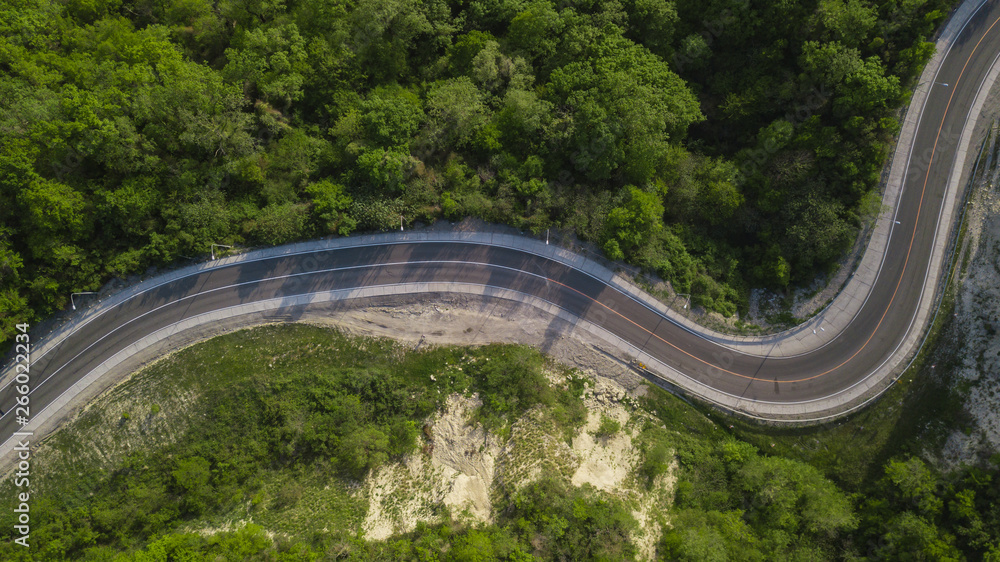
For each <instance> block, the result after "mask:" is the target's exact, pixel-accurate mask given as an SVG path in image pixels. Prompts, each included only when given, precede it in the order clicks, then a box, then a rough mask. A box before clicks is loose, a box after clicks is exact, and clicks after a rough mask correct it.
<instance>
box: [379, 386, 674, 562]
mask: <svg viewBox="0 0 1000 562" xmlns="http://www.w3.org/2000/svg"><path fill="white" fill-rule="evenodd" d="M627 396H628V394H627V392H626V391H625V389H624V388H623V387H621V386H620V385H618V384H617V383H615V382H614V381H609V380H607V379H596V380H595V384H594V386H593V387H592V388H591V389H589V390H588V391H587V393H586V395H585V401H586V405H587V407H588V411H589V414H588V418H587V422H586V424H585V425H584V426H583V427H581V428H580V429H579V431H578V432H577V433H576V435H575V436H573V438H572V440H571V441H572V443H567V442H566V441H565V439H563V437H562V436H561V435H560V434H559V432H558V431H553V430H554V427H553V426H552V424H551V421H550V420H548V418H547V417H546V416H545V415H544V411H543V410H540V409H536V410H533V411H531V412H529V413H528V414H526V415H525V416H523V417H522V418H521V419H520V420H517V421H516V422H515V423H514V424H513V426H512V428H511V433H510V437H509V438H508V439H507V440H506V441H505V442H503V443H501V441H500V440H499V439H498V438H497V437H496V436H494V435H491V434H489V433H487V432H486V431H484V430H483V429H482V427H481V426H479V425H477V424H474V423H470V421H469V420H470V416H471V414H472V413H473V412H474V410H475V408H477V407H478V406H479V405H480V404H481V402H480V401H479V399H478V398H477V397H471V398H470V397H465V396H461V395H457V394H455V395H451V396H449V397H448V399H447V403H446V407H445V410H444V411H443V412H441V413H439V414H437V415H436V416H434V417H433V418H432V419H430V420H428V427H429V428H430V429H429V433H430V437H429V439H428V441H429V446H428V447H425V448H424V450H423V451H421V452H417V453H414V454H412V455H410V456H409V457H408V458H407V459H405V460H404V461H403V462H400V463H393V464H390V465H387V466H384V467H381V468H380V469H378V470H376V471H375V472H373V473H372V474H370V475H369V476H368V478H366V480H365V482H364V483H363V484H362V486H361V491H360V492H359V493H362V494H364V495H365V497H366V498H367V499H368V512H367V515H366V517H365V520H364V523H363V525H362V529H363V530H364V533H365V537H366V538H368V539H375V540H381V539H385V538H388V537H389V536H391V535H393V534H394V533H400V532H407V531H411V530H413V529H414V528H415V527H416V525H417V523H418V522H421V521H425V522H432V521H436V520H437V519H438V517H439V516H438V514H439V513H440V509H437V508H436V507H438V506H447V507H448V508H449V509H450V511H451V513H452V514H453V515H455V516H458V517H459V518H461V519H465V520H467V521H469V522H473V523H475V522H485V523H490V522H492V521H493V501H494V498H497V497H498V496H499V495H502V493H503V492H504V491H506V492H508V493H509V492H511V491H513V490H517V489H519V488H520V487H522V486H524V485H526V484H529V483H530V482H532V481H533V480H534V479H535V478H537V477H538V476H539V474H540V473H541V472H542V470H543V469H546V470H548V471H552V470H554V471H555V472H557V473H561V474H562V475H563V476H565V477H566V478H567V479H569V480H570V482H571V483H572V484H573V485H575V486H584V485H590V486H593V487H594V488H596V489H598V490H601V491H602V492H605V493H608V494H611V495H614V496H616V497H618V498H620V499H621V500H623V501H624V502H626V505H628V506H630V508H631V510H632V514H633V516H634V517H635V518H636V520H637V521H638V522H639V531H638V532H637V533H636V535H635V536H634V537H633V541H634V542H635V544H636V546H637V547H638V549H639V553H640V559H644V560H652V559H653V558H654V555H655V552H656V543H657V541H658V540H659V538H660V535H661V532H662V527H661V523H660V522H661V520H662V515H663V513H664V511H665V509H666V508H667V507H668V506H669V503H670V501H671V500H670V499H671V495H672V491H673V487H674V484H675V482H676V466H674V468H673V470H671V471H669V472H668V474H666V475H665V476H664V477H661V478H660V479H659V480H657V482H655V483H654V485H653V486H652V487H651V489H647V488H646V486H645V484H644V483H642V482H641V481H640V479H639V478H638V477H637V476H636V472H635V470H636V468H637V467H638V464H639V462H640V460H641V458H640V453H639V450H638V448H637V447H635V446H633V442H632V433H633V432H634V431H636V429H637V427H638V426H640V425H641V424H642V423H645V421H646V419H648V416H647V415H646V414H642V413H636V414H635V415H633V413H632V410H631V408H630V407H629V406H628V405H627V404H626V403H625V400H626V397H627ZM602 415H603V416H608V417H610V418H613V419H615V420H617V421H618V422H619V423H620V424H621V425H622V430H621V431H619V432H618V433H617V434H615V435H611V436H607V437H595V436H594V433H595V431H596V430H597V428H598V426H599V424H600V422H601V416H602Z"/></svg>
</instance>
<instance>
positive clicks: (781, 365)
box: [0, 2, 1000, 443]
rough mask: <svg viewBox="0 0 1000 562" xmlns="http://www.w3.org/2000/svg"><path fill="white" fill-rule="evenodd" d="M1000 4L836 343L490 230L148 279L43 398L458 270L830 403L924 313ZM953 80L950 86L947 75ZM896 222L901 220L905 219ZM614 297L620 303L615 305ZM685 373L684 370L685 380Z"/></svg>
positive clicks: (1, 400)
mask: <svg viewBox="0 0 1000 562" xmlns="http://www.w3.org/2000/svg"><path fill="white" fill-rule="evenodd" d="M998 21H1000V2H987V3H986V4H984V5H983V7H982V8H981V9H979V10H978V11H976V13H975V15H974V16H972V18H971V19H970V20H969V21H968V24H967V25H966V26H965V28H964V29H963V30H962V32H961V34H960V35H959V36H958V38H957V39H956V40H955V41H954V43H953V46H952V48H951V51H950V52H949V53H948V54H947V56H946V58H945V59H944V63H943V65H942V67H941V70H940V74H939V75H938V77H937V78H936V80H935V82H937V83H938V84H935V85H934V86H933V88H932V89H931V91H930V93H929V95H928V97H927V100H926V103H925V105H924V107H923V110H922V113H921V115H920V121H919V125H918V126H917V129H916V133H915V139H914V142H913V150H912V151H911V154H912V157H911V159H910V163H909V166H908V167H907V171H906V174H905V177H904V180H903V188H902V194H901V197H900V200H899V204H898V207H897V208H896V209H895V216H894V217H893V220H894V222H893V223H892V224H893V228H892V231H891V234H890V237H889V241H888V246H887V248H886V251H885V254H884V258H883V261H882V265H881V268H880V270H879V273H878V276H877V280H876V281H875V283H874V285H873V286H872V289H871V291H870V294H869V295H868V296H867V299H866V300H865V302H864V304H863V306H861V308H860V311H859V312H858V313H857V315H856V316H855V317H854V319H853V321H851V322H850V324H849V325H848V326H847V327H846V329H844V330H843V331H841V332H840V333H839V334H838V335H837V336H836V337H834V338H832V339H831V340H830V341H828V342H827V343H826V344H825V345H822V346H819V347H817V348H815V349H812V350H810V351H808V352H805V353H801V354H797V355H791V356H785V357H776V356H770V355H768V354H758V353H748V352H740V351H737V350H734V348H733V347H731V346H728V347H727V346H723V345H720V344H719V343H717V342H715V341H711V340H710V339H706V338H703V337H701V336H700V335H699V334H697V333H695V332H692V331H691V330H690V329H688V328H685V327H683V326H681V325H679V324H678V323H676V322H674V321H672V320H670V319H668V318H666V317H664V316H663V315H662V314H661V313H660V312H659V311H657V310H655V309H654V308H653V307H650V306H648V305H646V304H644V303H643V302H641V301H640V300H637V299H635V298H633V296H631V295H628V294H625V293H624V292H622V290H620V288H618V287H615V286H613V285H609V284H607V283H605V282H604V280H602V279H600V278H599V277H595V276H594V275H591V274H589V273H587V272H584V271H582V270H580V269H576V268H574V267H571V266H569V265H567V264H566V263H564V262H563V261H560V260H556V259H551V258H547V257H543V256H540V255H537V254H536V253H532V252H529V251H525V250H521V249H516V248H511V247H503V246H496V245H490V244H486V243H482V242H471V241H467V242H462V241H452V242H443V241H413V240H391V239H385V240H383V241H382V242H379V243H376V244H368V245H364V246H358V247H341V248H333V249H322V250H316V251H311V252H305V253H297V254H292V255H280V256H272V257H260V258H257V259H245V260H241V261H235V262H232V263H227V264H222V265H219V266H218V267H211V268H203V269H201V270H199V271H194V272H191V273H190V274H189V275H185V276H182V277H180V278H177V279H172V280H168V281H166V282H164V283H162V284H159V285H157V284H155V283H147V284H145V285H147V286H148V288H146V289H144V290H142V291H139V292H137V293H136V294H134V295H132V296H131V297H130V298H128V299H126V300H124V301H123V302H120V303H118V304H116V305H115V306H110V307H105V308H104V309H103V310H102V311H100V312H98V313H95V314H91V315H89V316H88V317H87V320H86V322H80V323H79V324H78V325H76V326H75V327H74V328H73V329H72V330H71V331H70V333H68V334H67V335H65V337H62V338H61V339H60V340H59V342H58V344H57V345H51V346H49V347H48V348H47V349H45V350H44V352H43V351H38V350H37V349H38V348H36V351H35V352H34V355H33V357H32V360H33V363H32V364H31V368H30V372H31V381H32V382H31V384H32V393H31V409H32V413H33V414H34V413H37V412H39V411H42V410H43V409H44V408H45V407H46V406H47V405H49V404H50V403H52V402H53V401H54V400H56V399H57V398H58V397H60V396H61V395H63V394H64V393H65V392H66V390H67V389H68V388H70V387H71V386H73V385H74V383H76V382H77V381H78V380H80V379H81V378H82V377H84V376H85V375H87V374H88V373H90V372H91V371H92V370H93V369H95V368H97V367H98V366H99V365H101V364H102V363H104V362H105V361H106V360H108V359H109V358H110V357H112V356H114V355H115V354H117V353H119V352H120V351H122V350H124V349H126V348H128V347H129V346H130V345H132V344H133V343H134V342H137V341H139V340H140V339H142V338H143V337H145V336H147V335H149V334H152V333H154V332H156V331H157V330H160V329H162V328H164V327H167V326H171V325H173V324H175V323H177V322H179V321H182V320H184V319H185V318H191V317H194V316H197V315H199V314H203V313H208V312H211V311H218V310H223V309H230V308H231V307H237V306H240V305H243V304H246V303H249V302H254V301H264V300H269V299H275V298H291V297H294V296H296V295H304V294H314V293H327V292H330V291H335V290H343V289H345V288H353V287H378V286H386V287H399V286H416V285H415V284H419V283H428V282H447V283H452V284H454V283H460V284H464V285H471V286H487V287H496V288H504V289H512V290H514V291H516V292H518V293H520V294H523V295H531V296H534V297H536V298H537V299H541V300H542V301H544V302H547V303H550V304H551V305H554V306H556V307H558V308H559V309H561V310H562V311H564V312H565V313H567V314H569V315H571V316H573V317H577V318H579V319H581V320H582V321H586V322H590V323H593V324H595V325H599V326H600V327H601V328H603V329H604V330H606V331H607V332H609V333H611V334H613V335H615V336H617V337H619V338H621V339H622V340H625V341H627V342H629V343H630V344H631V345H633V346H635V348H637V349H641V350H643V351H644V352H645V353H648V354H649V355H650V356H651V357H654V358H656V359H657V360H659V361H660V362H661V363H662V364H664V365H667V366H669V367H670V368H671V369H673V370H674V371H676V372H679V373H683V374H684V375H685V377H687V382H685V381H680V382H678V384H679V385H680V386H682V387H684V386H686V385H687V384H689V383H690V381H696V382H697V383H698V384H701V385H704V386H705V387H709V388H713V389H715V390H717V391H719V392H722V393H724V394H727V395H730V396H738V397H740V398H742V399H743V400H746V401H761V402H769V403H786V402H787V403H803V402H808V401H821V400H822V399H824V398H825V397H829V396H832V395H836V394H837V393H839V392H841V391H843V390H844V389H845V388H849V387H851V386H852V385H855V383H857V382H858V381H861V380H863V379H865V378H866V377H868V376H870V375H871V374H872V373H873V372H875V371H876V370H877V369H878V368H879V367H880V366H881V365H883V364H885V362H886V361H887V360H889V359H890V358H891V357H892V356H893V354H895V353H898V352H899V348H900V344H901V342H903V341H904V340H905V339H906V338H907V337H908V336H909V335H910V334H911V332H912V331H914V330H916V331H920V330H922V329H923V328H924V326H919V325H916V323H915V322H914V318H916V311H917V310H918V307H919V305H920V300H921V298H922V297H921V295H922V293H923V292H924V291H923V289H924V287H925V283H935V282H936V279H937V278H938V273H939V272H930V273H929V272H928V268H929V264H930V260H931V253H932V249H933V248H934V246H935V237H936V236H937V232H938V221H939V216H940V214H941V207H942V203H943V201H944V195H945V190H946V187H947V184H948V182H949V178H950V177H951V176H952V172H953V167H954V166H956V165H958V166H961V165H962V164H963V163H962V162H956V154H959V152H957V151H956V148H957V146H958V144H959V143H958V139H959V137H960V134H961V132H962V130H963V127H964V125H965V123H966V119H967V117H968V113H969V108H970V107H971V105H972V100H973V98H974V97H975V96H976V95H977V93H978V92H979V89H980V87H981V85H982V82H983V79H984V77H985V76H986V74H987V72H988V71H989V70H990V69H991V67H992V65H993V64H994V62H995V60H996V58H997V53H1000V24H998V23H997V22H998ZM944 84H948V85H947V86H945V85H944ZM896 221H898V222H896ZM608 303H614V306H609V304H608ZM5 375H6V376H5V377H4V379H3V380H4V381H5V382H6V383H7V384H6V385H4V386H3V388H2V389H0V410H2V411H3V412H4V415H3V416H2V418H0V443H4V442H8V443H9V441H8V438H9V437H10V436H11V435H12V434H13V432H15V431H17V430H18V429H20V426H19V424H17V423H16V420H15V414H14V412H12V410H13V408H14V400H15V393H14V387H13V386H12V385H11V384H10V379H11V378H12V376H13V371H12V370H10V369H8V370H7V371H6V372H5ZM675 382H677V381H675Z"/></svg>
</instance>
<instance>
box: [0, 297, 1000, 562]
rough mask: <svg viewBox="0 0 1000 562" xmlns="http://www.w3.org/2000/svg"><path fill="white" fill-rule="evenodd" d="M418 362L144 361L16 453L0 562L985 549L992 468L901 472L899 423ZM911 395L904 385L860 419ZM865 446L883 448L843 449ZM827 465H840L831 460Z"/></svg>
mask: <svg viewBox="0 0 1000 562" xmlns="http://www.w3.org/2000/svg"><path fill="white" fill-rule="evenodd" d="M401 312H402V311H401V310H397V311H396V312H394V313H391V314H396V315H399V314H400V313H401ZM369 318H370V317H369ZM417 347H419V349H416V350H415V349H414V346H413V344H412V343H410V344H402V343H394V342H392V341H390V340H386V339H381V338H376V337H370V336H348V335H345V334H344V333H343V332H341V331H339V330H336V329H331V328H327V327H318V326H307V325H301V324H292V325H276V326H265V327H260V328H254V329H249V330H243V331H239V332H235V333H232V334H229V335H225V336H220V337H217V338H214V339H211V340H208V341H206V342H204V343H201V344H197V345H194V346H192V347H190V348H187V349H184V350H181V351H179V352H177V353H175V354H172V355H170V356H168V357H166V358H163V359H162V360H160V361H158V362H156V363H155V364H153V365H151V366H149V367H147V368H145V369H144V370H142V371H140V372H139V373H137V374H135V375H133V376H132V377H130V378H129V379H127V380H126V381H124V382H123V383H121V384H120V385H118V386H117V387H115V388H114V389H113V390H111V391H109V392H108V393H106V394H104V395H102V396H101V397H100V398H99V399H98V400H96V401H94V402H93V403H91V404H90V405H88V407H87V408H86V409H85V410H84V411H83V412H81V413H80V414H79V415H78V416H77V418H76V419H75V420H74V421H72V422H71V423H70V424H69V425H67V426H65V427H64V428H63V429H62V430H61V431H59V432H58V433H56V434H54V435H53V436H52V437H51V438H49V439H48V440H47V441H46V442H45V443H44V445H43V446H42V447H41V448H39V449H37V450H36V451H35V454H34V455H33V459H34V461H35V463H34V465H33V471H34V476H33V483H32V491H33V494H35V496H34V497H37V498H40V499H39V500H38V501H37V503H35V505H34V506H33V515H32V516H33V521H34V522H35V523H34V525H33V527H32V533H31V541H32V549H31V550H30V551H27V550H26V549H23V548H22V547H19V546H16V545H14V544H13V543H12V542H11V541H10V540H8V539H9V538H10V537H6V538H5V540H4V542H3V543H2V544H0V556H2V557H3V558H4V559H5V560H65V559H79V560H119V561H131V560H136V561H138V560H164V559H168V558H164V557H165V556H170V557H173V558H172V559H181V558H183V557H185V556H189V557H191V558H190V559H192V560H201V559H206V560H210V559H216V557H218V556H222V557H225V558H232V557H236V558H239V559H250V560H316V559H328V560H333V559H356V560H398V559H425V558H426V557H428V556H435V557H440V559H443V560H484V559H485V560H492V559H506V560H529V559H540V560H558V559H573V560H589V559H608V558H610V559H641V560H645V559H654V558H655V559H671V560H672V559H680V560H706V559H718V560H726V559H739V560H769V559H775V558H782V559H800V558H801V559H813V560H816V559H830V560H835V559H865V558H869V557H870V558H873V559H876V558H877V559H885V558H896V557H897V556H898V555H900V554H901V553H903V552H913V551H914V550H915V549H916V550H917V551H919V552H924V553H925V554H926V555H927V556H931V555H934V556H939V555H940V556H952V557H955V558H962V557H966V556H967V557H969V558H977V557H982V556H984V555H986V554H987V553H990V552H995V551H996V550H997V547H998V545H997V544H996V542H995V539H996V535H995V534H994V533H992V531H990V529H993V528H995V525H996V523H997V521H1000V518H998V513H997V511H996V507H995V506H996V505H998V502H997V497H996V493H997V492H996V489H995V487H994V486H992V485H991V484H990V482H991V479H992V478H994V477H995V475H997V474H1000V470H998V469H1000V466H998V465H997V464H996V461H997V460H1000V457H998V458H995V459H994V463H993V464H990V463H989V462H986V461H984V462H986V463H985V464H983V463H982V462H981V463H980V464H978V465H976V466H975V467H965V468H961V469H958V470H952V471H951V472H947V473H941V472H938V471H937V470H936V469H935V468H934V466H933V465H930V464H927V462H925V461H924V460H922V459H921V458H920V457H917V456H911V455H910V454H909V453H907V450H908V449H909V450H911V451H914V452H915V450H914V449H910V447H911V446H912V443H915V442H919V436H920V433H919V432H918V433H917V434H915V435H916V437H917V439H916V440H908V439H907V438H904V439H902V440H900V439H898V437H895V438H894V437H890V438H889V439H886V438H885V436H887V435H892V434H893V433H894V432H895V431H899V430H900V429H901V428H912V427H913V425H914V422H916V421H919V420H920V418H919V417H916V418H915V417H914V416H913V415H912V413H911V414H904V413H903V412H901V411H899V410H896V409H895V408H889V407H886V408H881V407H880V408H876V409H873V410H871V411H869V412H867V413H866V414H864V415H862V416H860V417H859V418H857V419H855V420H850V421H847V422H844V423H842V424H837V425H835V426H831V427H828V428H812V429H801V430H795V431H792V432H791V433H788V432H781V431H774V430H767V429H766V428H760V427H748V426H745V425H743V424H740V423H738V422H736V421H735V420H728V419H726V418H725V417H723V416H721V415H720V414H718V413H715V412H711V411H702V410H699V409H697V408H694V407H692V406H690V405H689V404H686V403H685V402H683V401H681V400H679V399H677V398H674V397H672V396H671V395H669V394H666V393H664V392H662V391H660V390H659V389H657V388H655V387H648V386H646V385H644V384H638V385H626V386H622V385H621V384H619V383H618V382H616V381H615V380H612V379H608V378H606V377H603V376H601V374H600V373H599V372H596V371H594V370H592V369H589V368H588V369H585V370H583V371H581V370H577V369H569V368H567V367H564V366H560V365H559V364H557V363H554V362H552V361H551V360H546V359H545V358H544V357H543V356H542V355H541V354H539V353H538V352H537V351H534V350H532V349H530V348H526V347H521V346H514V345H509V344H491V345H486V346H479V347H455V346H448V345H433V346H432V345H429V344H421V343H420V342H418V344H417ZM594 364H595V365H596V364H597V363H594ZM618 380H622V379H621V375H618ZM935 392H938V393H939V392H940V391H935ZM925 394H926V392H923V391H921V390H920V385H917V386H913V387H905V388H904V387H903V386H902V385H900V388H899V389H897V390H894V391H893V392H892V393H891V394H890V396H888V397H887V398H886V401H885V402H883V403H882V404H880V406H881V405H883V404H884V405H886V406H889V405H891V403H893V402H895V401H896V400H901V401H902V400H905V401H906V402H907V403H908V404H910V403H912V402H913V400H914V398H915V397H916V398H918V399H919V398H920V396H923V395H925ZM865 424H879V425H880V426H882V429H880V430H877V431H876V433H875V434H873V435H870V436H868V438H867V439H865V442H864V444H861V443H859V441H858V437H859V433H860V434H861V435H864V432H865ZM894 428H895V429H894ZM813 442H815V444H816V445H811V443H813ZM752 443H756V444H757V445H756V446H755V445H754V444H752ZM908 443H909V444H908ZM803 445H805V447H802V446H803ZM824 450H825V452H824ZM842 455H843V456H844V457H845V459H850V458H857V459H860V462H857V463H856V464H859V465H860V466H851V467H845V466H841V465H839V464H838V463H837V462H831V458H836V457H840V456H842ZM851 455H854V456H853V457H852V456H851ZM848 462H850V461H848ZM859 468H860V469H861V473H860V476H858V475H859V473H858V472H856V471H857V469H859ZM852 470H853V471H855V472H852ZM856 476H857V477H856ZM11 486H12V479H11V478H9V477H8V478H7V479H6V480H5V481H4V482H3V484H2V486H0V488H2V489H0V498H2V502H3V505H2V506H0V507H2V510H0V528H2V529H8V531H4V532H5V533H10V532H11V531H9V529H11V528H12V527H11V526H12V521H10V518H11V517H12V516H13V512H12V508H13V505H8V504H10V502H11V501H13V499H12V498H13V497H14V496H13V494H12V493H10V489H11Z"/></svg>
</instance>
